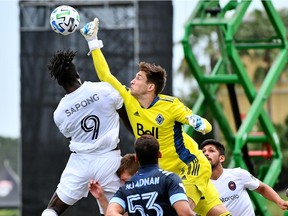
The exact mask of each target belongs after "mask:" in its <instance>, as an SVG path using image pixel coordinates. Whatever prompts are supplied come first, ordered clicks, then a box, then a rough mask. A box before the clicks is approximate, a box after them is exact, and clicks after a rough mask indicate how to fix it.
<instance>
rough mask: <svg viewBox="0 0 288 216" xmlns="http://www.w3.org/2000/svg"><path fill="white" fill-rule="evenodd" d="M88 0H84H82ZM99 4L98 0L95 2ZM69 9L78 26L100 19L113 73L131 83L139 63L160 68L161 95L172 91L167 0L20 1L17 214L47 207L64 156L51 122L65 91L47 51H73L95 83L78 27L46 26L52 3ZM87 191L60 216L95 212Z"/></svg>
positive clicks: (127, 148)
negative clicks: (64, 32) (64, 30)
mask: <svg viewBox="0 0 288 216" xmlns="http://www.w3.org/2000/svg"><path fill="white" fill-rule="evenodd" d="M87 2H88V3H87ZM101 2H102V3H101ZM63 3H65V4H68V5H71V6H73V7H75V8H76V9H77V10H78V12H79V13H80V17H81V23H80V26H83V25H84V24H85V23H86V22H89V21H91V20H93V18H94V16H98V17H99V19H100V31H99V34H98V37H99V39H102V40H103V42H104V48H103V49H102V50H103V53H104V55H105V56H106V59H107V62H108V63H109V66H110V69H111V71H112V73H113V74H114V75H115V76H116V77H117V78H118V79H120V81H121V82H122V83H124V84H126V85H128V86H129V82H130V80H131V79H132V78H133V77H134V75H135V73H136V72H137V70H138V65H137V63H138V62H139V61H147V62H151V63H156V64H159V65H161V66H163V67H164V68H165V69H166V70H167V72H168V83H167V86H166V88H165V90H164V93H167V94H171V93H172V45H173V44H172V20H173V19H172V18H173V10H172V2H171V1H139V2H133V1H127V2H124V1H121V2H117V1H114V2H112V1H71V2H70V1H62V2H60V1H59V2H57V1H53V2H52V1H51V2H48V1H40V2H39V1H20V2H19V6H20V33H21V39H20V40H21V54H20V55H21V56H20V58H21V60H20V62H21V139H22V140H21V142H22V215H23V216H38V215H41V212H42V211H43V210H44V209H45V208H46V206H47V204H48V202H49V200H50V197H51V196H52V194H53V193H54V191H55V189H56V186H57V184H58V181H59V179H60V175H61V173H62V171H63V169H64V167H65V165H66V162H67V160H68V157H69V154H70V153H69V148H68V145H69V142H68V141H67V140H66V139H65V138H64V136H63V135H62V134H60V132H59V131H58V129H57V128H56V126H55V124H54V121H53V111H54V110H55V108H56V106H57V104H58V102H59V100H60V99H61V98H62V96H63V94H64V91H63V90H62V88H61V87H59V86H58V85H57V84H56V82H55V81H53V80H51V78H50V76H49V74H48V71H47V68H46V65H47V63H48V61H49V58H50V57H51V56H52V54H53V53H54V52H55V51H57V50H61V49H64V48H70V49H72V50H76V51H77V56H76V58H75V64H76V65H77V68H78V71H79V73H80V76H81V79H82V81H84V80H91V81H98V78H97V77H96V75H95V72H94V68H93V64H92V59H91V57H90V56H87V51H88V46H87V43H86V41H85V40H84V38H82V36H81V35H80V33H79V31H78V32H76V33H74V34H72V35H69V36H61V35H58V34H56V33H54V32H53V31H52V30H51V28H50V26H49V16H50V13H51V11H52V10H53V8H55V7H56V6H58V5H61V4H63ZM120 134H121V136H120V139H121V143H120V147H121V150H122V155H124V154H126V153H128V152H132V151H133V140H134V139H133V137H132V136H131V135H130V134H129V133H128V132H127V130H126V129H125V128H124V127H123V125H122V124H121V132H120ZM97 211H98V207H97V204H96V201H95V200H94V198H92V197H91V196H90V195H89V196H88V198H84V199H82V200H80V201H79V202H77V203H76V204H75V205H74V206H72V207H70V208H69V209H68V210H67V211H66V212H65V213H64V214H63V215H66V216H68V215H69V216H76V215H78V216H79V215H81V216H88V215H97Z"/></svg>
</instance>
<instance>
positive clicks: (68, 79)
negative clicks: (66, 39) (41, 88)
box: [47, 50, 79, 89]
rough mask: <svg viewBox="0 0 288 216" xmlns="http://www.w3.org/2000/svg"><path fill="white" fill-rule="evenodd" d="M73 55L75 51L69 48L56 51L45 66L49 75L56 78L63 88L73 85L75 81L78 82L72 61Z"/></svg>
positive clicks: (77, 75)
mask: <svg viewBox="0 0 288 216" xmlns="http://www.w3.org/2000/svg"><path fill="white" fill-rule="evenodd" d="M75 55H76V52H73V51H71V50H66V51H65V50H63V51H57V52H56V54H54V55H53V56H52V58H51V59H50V62H49V64H48V66H47V67H48V70H49V71H50V75H51V77H52V78H54V79H55V80H57V82H58V84H59V85H61V86H63V88H64V89H67V88H69V87H70V86H73V85H74V84H75V82H79V74H78V72H77V70H76V67H75V65H74V63H73V58H74V57H75Z"/></svg>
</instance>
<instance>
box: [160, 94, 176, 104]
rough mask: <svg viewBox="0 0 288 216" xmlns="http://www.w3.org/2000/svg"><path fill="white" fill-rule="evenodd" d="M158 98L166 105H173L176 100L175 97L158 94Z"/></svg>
mask: <svg viewBox="0 0 288 216" xmlns="http://www.w3.org/2000/svg"><path fill="white" fill-rule="evenodd" d="M158 96H159V98H160V100H161V101H166V102H168V103H174V102H175V101H177V100H178V99H177V98H176V97H173V96H169V95H164V94H159V95H158Z"/></svg>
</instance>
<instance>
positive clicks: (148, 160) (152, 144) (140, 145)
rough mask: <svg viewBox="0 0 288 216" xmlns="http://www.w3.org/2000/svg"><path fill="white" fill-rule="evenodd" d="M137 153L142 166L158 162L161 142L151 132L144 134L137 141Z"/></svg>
mask: <svg viewBox="0 0 288 216" xmlns="http://www.w3.org/2000/svg"><path fill="white" fill-rule="evenodd" d="M134 148H135V153H136V155H137V158H138V161H139V163H140V165H141V166H143V165H149V164H158V156H159V143H158V140H157V139H156V138H155V137H153V136H152V135H149V134H144V135H142V136H141V137H140V138H138V139H137V140H136V141H135V144H134Z"/></svg>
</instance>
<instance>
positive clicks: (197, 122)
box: [186, 114, 206, 134]
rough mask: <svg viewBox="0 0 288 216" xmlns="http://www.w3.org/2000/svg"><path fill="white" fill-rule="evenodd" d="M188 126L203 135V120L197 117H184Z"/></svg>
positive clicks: (204, 126)
mask: <svg viewBox="0 0 288 216" xmlns="http://www.w3.org/2000/svg"><path fill="white" fill-rule="evenodd" d="M186 118H187V119H188V122H189V124H190V125H191V126H192V127H193V128H194V129H195V130H196V131H198V132H201V133H202V134H205V129H206V125H205V122H204V120H203V119H202V118H201V117H200V116H198V115H194V114H192V115H190V116H187V117H186Z"/></svg>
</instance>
